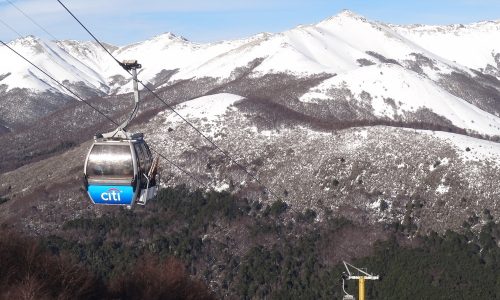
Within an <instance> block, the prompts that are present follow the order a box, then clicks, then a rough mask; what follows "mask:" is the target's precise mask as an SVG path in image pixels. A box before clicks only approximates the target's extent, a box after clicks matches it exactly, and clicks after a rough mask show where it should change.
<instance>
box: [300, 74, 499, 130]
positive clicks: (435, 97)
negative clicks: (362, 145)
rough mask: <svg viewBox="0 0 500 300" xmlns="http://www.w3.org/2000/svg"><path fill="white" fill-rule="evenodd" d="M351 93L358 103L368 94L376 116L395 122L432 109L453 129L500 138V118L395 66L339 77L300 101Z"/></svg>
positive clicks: (315, 89) (317, 99) (429, 81)
mask: <svg viewBox="0 0 500 300" xmlns="http://www.w3.org/2000/svg"><path fill="white" fill-rule="evenodd" d="M346 88H347V89H349V90H350V91H351V93H352V94H353V95H354V98H355V99H356V101H358V102H359V103H361V102H363V101H364V100H363V99H366V96H365V97H362V94H363V93H368V94H369V98H370V101H371V103H370V104H371V106H372V108H373V113H374V115H376V116H379V117H387V118H389V119H396V118H397V117H398V116H400V117H401V116H404V114H405V112H417V111H418V110H419V109H424V108H425V109H429V110H431V111H432V112H434V113H436V114H438V115H440V116H442V117H445V118H446V119H448V120H450V121H451V122H452V123H453V125H455V126H457V127H460V128H464V129H469V130H473V131H476V132H478V133H482V134H490V135H500V118H498V117H496V116H494V115H491V114H489V113H487V112H485V111H483V110H481V109H479V108H477V107H476V106H474V105H472V104H470V103H468V102H466V101H465V100H463V99H461V98H458V97H456V96H453V95H451V94H450V93H448V92H446V91H445V90H443V89H441V88H440V87H439V86H438V85H437V84H435V83H434V82H433V81H431V80H430V79H428V78H425V77H423V76H421V75H419V74H416V73H413V72H409V71H407V70H405V69H404V68H402V67H401V66H398V65H395V64H379V65H374V66H369V67H365V68H362V69H357V70H354V71H351V72H346V73H344V74H339V75H338V76H336V77H333V78H332V79H329V80H326V81H324V82H323V83H321V84H320V85H319V86H317V87H316V88H313V89H312V90H311V91H310V92H309V93H307V94H305V95H304V96H302V97H301V101H303V102H317V101H328V100H330V99H332V98H333V96H332V94H331V91H332V89H346Z"/></svg>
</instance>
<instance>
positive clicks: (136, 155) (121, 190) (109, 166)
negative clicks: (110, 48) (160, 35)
mask: <svg viewBox="0 0 500 300" xmlns="http://www.w3.org/2000/svg"><path fill="white" fill-rule="evenodd" d="M122 66H123V67H124V68H125V69H126V70H128V71H131V73H132V76H133V85H134V99H135V105H134V109H133V111H132V113H131V114H130V116H129V118H128V119H127V120H125V122H123V124H121V125H120V126H118V128H117V129H115V130H114V131H112V132H108V133H103V134H96V135H95V137H94V143H93V144H92V146H91V147H90V149H89V152H88V154H87V158H86V160H85V167H84V183H85V188H86V190H87V193H88V195H89V197H90V200H91V201H92V202H93V203H94V204H103V205H125V206H127V207H129V208H131V207H132V205H133V204H134V203H137V204H141V205H145V204H146V202H147V201H148V200H149V199H151V198H153V197H154V196H156V193H157V191H158V185H159V178H158V175H157V169H158V163H159V158H158V156H156V157H154V158H153V155H152V153H151V150H150V149H149V147H148V144H147V143H146V141H145V140H144V134H142V133H130V132H127V131H126V127H127V126H128V124H129V123H130V121H132V119H133V118H134V117H135V116H136V114H137V111H138V109H139V88H138V84H137V69H139V68H141V65H140V64H138V63H137V61H136V60H130V61H124V62H123V63H122Z"/></svg>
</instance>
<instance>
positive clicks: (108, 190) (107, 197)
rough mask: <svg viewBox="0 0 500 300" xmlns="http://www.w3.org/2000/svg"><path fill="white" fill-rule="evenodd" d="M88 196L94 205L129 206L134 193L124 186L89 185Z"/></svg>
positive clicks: (129, 187)
mask: <svg viewBox="0 0 500 300" xmlns="http://www.w3.org/2000/svg"><path fill="white" fill-rule="evenodd" d="M88 191H89V196H90V198H91V199H92V201H93V202H94V203H95V204H104V205H131V204H132V200H133V198H134V191H133V190H132V187H131V186H126V185H125V186H124V185H89V190H88Z"/></svg>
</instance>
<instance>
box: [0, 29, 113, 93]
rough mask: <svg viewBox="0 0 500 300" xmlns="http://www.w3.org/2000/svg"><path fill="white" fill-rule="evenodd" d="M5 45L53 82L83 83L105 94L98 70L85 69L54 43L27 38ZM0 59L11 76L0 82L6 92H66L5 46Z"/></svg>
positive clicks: (0, 49) (0, 51)
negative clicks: (27, 60) (26, 89)
mask: <svg viewBox="0 0 500 300" xmlns="http://www.w3.org/2000/svg"><path fill="white" fill-rule="evenodd" d="M8 45H9V46H10V47H12V48H13V49H14V50H16V51H17V52H19V53H20V54H22V55H23V56H25V57H27V58H28V59H29V60H31V61H32V62H33V63H34V64H36V65H37V66H39V67H40V68H41V69H43V70H45V71H46V72H47V73H48V74H49V75H51V76H52V77H54V78H55V79H56V80H59V81H64V80H68V81H70V82H73V83H76V82H83V83H84V85H86V86H88V87H90V88H93V89H96V90H101V91H106V81H105V80H103V78H102V76H101V75H100V74H99V73H98V72H97V71H94V70H93V69H91V68H89V67H87V66H86V65H84V64H83V63H81V62H80V61H79V60H78V59H77V58H75V57H73V56H72V55H70V54H69V53H67V52H66V51H64V50H63V49H61V48H60V47H58V46H57V44H55V43H53V42H49V41H43V40H41V39H38V38H35V37H33V36H28V37H26V38H23V39H17V40H15V41H12V42H10V43H9V44H8ZM0 57H2V60H3V68H2V69H3V70H5V71H7V72H9V73H11V74H10V75H9V76H7V77H6V78H5V79H4V80H2V81H1V84H5V85H7V87H8V89H7V91H8V90H10V89H12V88H15V87H20V88H28V89H31V90H33V91H39V92H42V91H46V90H52V91H61V92H63V93H66V91H64V89H62V88H61V87H60V86H58V85H57V84H56V83H55V82H53V81H52V80H50V79H49V78H47V76H45V75H44V74H43V73H41V72H40V71H38V70H37V69H36V68H35V67H33V66H31V65H29V64H28V63H27V62H26V61H24V60H23V59H21V58H20V57H19V56H17V55H16V54H14V53H12V52H11V51H10V50H9V49H7V47H5V46H3V47H0Z"/></svg>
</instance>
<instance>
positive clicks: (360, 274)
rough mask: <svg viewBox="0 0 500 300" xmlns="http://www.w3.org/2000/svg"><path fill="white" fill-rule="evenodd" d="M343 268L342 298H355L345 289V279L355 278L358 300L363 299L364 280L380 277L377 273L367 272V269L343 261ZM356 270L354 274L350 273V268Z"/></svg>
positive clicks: (348, 299)
mask: <svg viewBox="0 0 500 300" xmlns="http://www.w3.org/2000/svg"><path fill="white" fill-rule="evenodd" d="M343 263H344V266H345V269H346V271H347V272H342V291H343V292H344V298H343V300H355V299H356V298H354V296H353V295H351V294H349V293H347V292H346V290H345V280H357V281H358V293H359V295H358V297H359V299H358V300H365V299H366V298H365V280H379V279H380V277H379V276H378V275H372V274H369V273H368V272H367V271H364V270H361V269H359V268H356V267H355V266H353V265H351V264H350V263H347V262H345V261H344V262H343ZM349 267H350V268H352V269H353V270H355V271H356V274H355V275H354V274H353V273H351V269H350V268H349Z"/></svg>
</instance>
